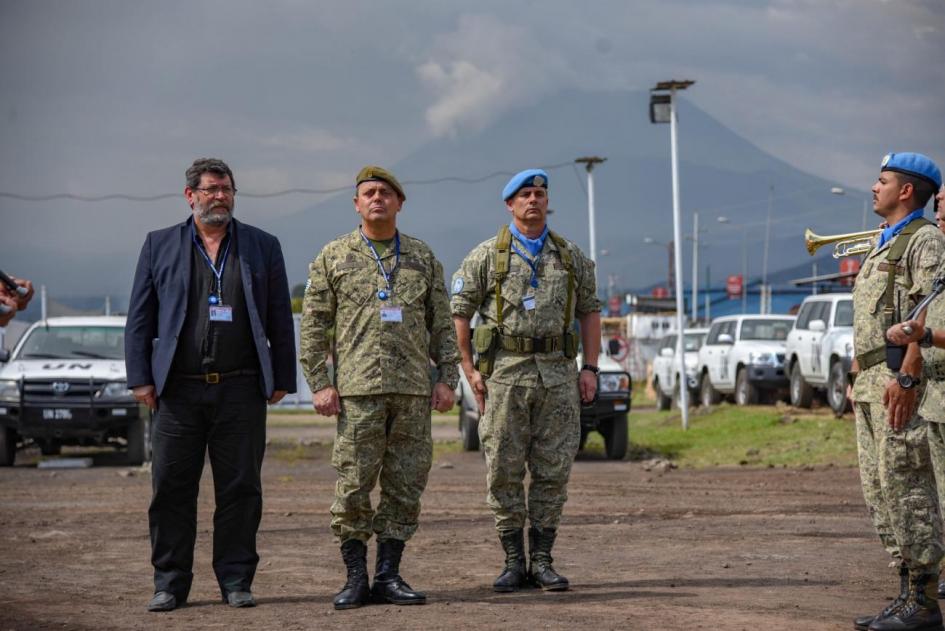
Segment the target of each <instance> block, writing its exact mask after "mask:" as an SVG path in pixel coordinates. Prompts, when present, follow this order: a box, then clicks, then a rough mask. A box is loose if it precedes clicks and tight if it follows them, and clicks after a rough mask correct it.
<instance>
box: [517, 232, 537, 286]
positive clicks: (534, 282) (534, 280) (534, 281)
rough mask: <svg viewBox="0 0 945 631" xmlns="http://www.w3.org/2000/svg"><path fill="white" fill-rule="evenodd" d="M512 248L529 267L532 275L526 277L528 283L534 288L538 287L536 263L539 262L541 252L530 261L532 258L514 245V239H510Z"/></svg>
mask: <svg viewBox="0 0 945 631" xmlns="http://www.w3.org/2000/svg"><path fill="white" fill-rule="evenodd" d="M512 249H513V250H514V251H515V253H516V254H518V255H519V256H520V257H522V260H523V261H525V263H526V264H527V265H528V266H529V267H530V268H531V270H532V276H531V278H529V279H528V284H529V285H531V286H532V287H534V288H537V287H538V264H539V263H540V262H541V252H539V253H538V256H536V257H535V260H534V261H532V259H530V258H528V256H526V255H525V253H524V252H522V251H521V250H520V249H518V246H517V245H515V241H512Z"/></svg>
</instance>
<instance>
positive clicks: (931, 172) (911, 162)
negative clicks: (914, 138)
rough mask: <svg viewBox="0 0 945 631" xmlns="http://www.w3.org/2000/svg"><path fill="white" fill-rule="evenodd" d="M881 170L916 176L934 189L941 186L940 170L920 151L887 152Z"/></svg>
mask: <svg viewBox="0 0 945 631" xmlns="http://www.w3.org/2000/svg"><path fill="white" fill-rule="evenodd" d="M882 170H883V171H895V172H897V173H905V174H906V175H911V176H914V177H917V178H919V179H922V180H925V181H926V182H928V183H929V184H931V185H932V186H934V187H935V189H936V190H938V189H939V188H941V186H942V172H941V171H939V170H938V167H937V166H935V163H934V162H932V160H931V159H930V158H928V157H927V156H924V155H922V154H921V153H887V154H886V157H885V158H883V164H882Z"/></svg>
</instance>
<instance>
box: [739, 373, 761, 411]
mask: <svg viewBox="0 0 945 631" xmlns="http://www.w3.org/2000/svg"><path fill="white" fill-rule="evenodd" d="M735 403H736V404H738V405H755V404H756V403H758V388H756V387H755V384H753V383H752V382H751V381H749V380H748V369H747V368H741V369H740V370H739V371H738V375H737V376H736V377H735Z"/></svg>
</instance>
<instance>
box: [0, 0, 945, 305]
mask: <svg viewBox="0 0 945 631" xmlns="http://www.w3.org/2000/svg"><path fill="white" fill-rule="evenodd" d="M671 77H675V78H691V79H695V80H697V84H696V85H695V86H694V87H693V88H691V89H690V90H689V91H688V92H687V94H686V98H688V99H690V100H691V101H692V102H693V103H694V104H696V105H697V106H698V107H700V108H702V109H703V110H705V111H707V112H708V113H709V114H711V115H712V116H714V117H715V118H717V119H718V120H720V121H721V122H722V123H724V124H726V125H727V126H729V127H730V128H731V129H733V130H734V131H736V132H737V133H738V134H740V135H741V136H743V137H744V138H746V139H748V140H750V141H751V142H753V143H755V144H756V145H758V146H759V147H761V148H762V149H764V150H766V151H768V152H770V153H771V154H773V155H775V156H777V157H779V158H781V159H783V160H785V161H787V162H789V163H790V164H792V165H794V166H797V167H798V168H801V169H803V170H805V171H809V172H814V173H819V174H822V175H823V176H824V177H825V178H826V179H829V180H833V181H837V182H839V183H842V184H843V185H845V186H848V187H858V188H859V189H861V190H865V189H866V188H868V186H869V185H870V184H871V182H872V180H873V178H874V177H875V174H876V171H877V168H878V164H879V161H880V159H881V157H882V155H883V154H884V153H885V152H886V151H889V150H898V151H901V150H915V151H921V152H925V153H928V154H929V155H931V156H932V157H933V158H935V159H936V160H938V161H939V162H940V163H945V3H943V2H942V1H941V0H886V1H884V0H775V1H772V2H761V1H755V2H752V1H748V0H743V1H739V0H729V1H727V2H726V1H715V0H638V1H633V2H627V1H626V0H614V1H594V0H586V1H585V2H573V1H565V0H542V1H540V2H538V1H529V2H514V1H509V0H479V1H478V2H475V3H466V2H464V3H458V2H449V1H445V0H410V1H402V2H382V1H380V0H379V1H377V2H363V1H352V0H346V1H344V2H341V1H339V2H315V1H310V2H306V1H302V0H283V1H277V0H269V1H267V2H264V3H263V2H249V1H236V0H234V1H222V0H220V1H217V2H210V1H199V0H188V1H187V2H174V1H162V2H135V1H129V0H121V1H115V2H104V1H99V0H85V1H81V2H72V1H66V0H63V1H60V2H49V1H45V0H2V1H0V85H2V90H0V139H2V140H0V160H2V168H0V193H16V194H22V195H44V194H52V193H72V194H78V195H89V196H96V195H105V194H109V193H125V194H133V195H156V194H161V193H167V192H179V191H181V190H182V187H183V171H184V169H185V168H186V166H187V165H188V164H189V163H190V161H191V160H192V159H193V158H194V157H197V156H203V155H216V156H219V157H222V158H224V159H226V160H227V161H228V162H230V164H231V165H232V166H233V167H234V170H235V171H236V175H237V180H238V185H239V188H240V189H242V190H243V191H248V192H268V191H275V190H279V189H285V188H292V187H307V188H324V187H335V186H345V185H349V184H350V183H351V180H352V178H353V176H354V174H355V173H356V172H357V170H358V169H359V168H360V167H361V166H362V165H363V164H366V163H379V164H388V165H389V164H393V163H395V162H396V161H397V160H398V159H400V158H401V157H403V156H405V155H407V154H409V153H410V152H411V151H412V150H414V149H416V148H417V147H419V146H421V145H422V144H423V143H425V142H428V141H430V140H431V139H435V138H437V137H442V136H450V135H454V136H462V135H467V134H475V133H477V131H478V130H480V129H482V128H483V127H484V126H485V125H488V124H489V123H490V122H491V121H493V120H495V118H496V117H498V116H501V115H502V114H503V113H506V112H508V111H510V110H511V109H513V108H517V107H522V106H527V105H531V104H534V103H535V102H537V101H538V100H539V99H541V98H544V97H547V96H549V95H553V94H554V93H555V92H557V91H560V90H562V89H571V88H578V89H587V90H610V89H615V90H616V89H646V88H649V87H651V86H652V85H653V84H654V83H655V82H656V81H658V80H663V79H668V78H671ZM548 133H549V134H554V129H549V130H548ZM535 163H537V164H541V163H543V157H542V156H536V158H535ZM496 166H497V169H503V168H512V167H516V166H518V165H506V164H504V163H502V160H501V155H497V156H496ZM401 175H402V176H407V177H409V178H410V179H423V178H424V176H425V175H427V174H423V173H411V174H401ZM469 175H479V174H469ZM320 199H322V198H320V197H318V196H310V195H309V196H307V195H294V196H287V197H281V198H278V199H277V200H272V201H268V202H265V203H263V202H248V201H246V200H244V199H241V200H240V201H239V204H238V209H237V212H240V209H241V208H242V209H243V210H244V211H245V210H246V209H247V208H250V209H252V212H251V214H250V215H248V216H249V217H251V218H252V219H253V220H254V221H255V223H259V224H261V225H262V227H265V225H264V224H265V221H264V215H265V214H266V213H271V214H286V213H290V212H295V211H298V210H299V209H301V208H305V207H307V206H310V205H312V204H313V203H315V202H317V201H320ZM186 212H187V208H186V207H185V206H184V205H183V201H182V200H165V201H161V202H152V203H134V202H108V203H105V204H88V203H80V202H73V201H54V202H26V201H18V200H12V199H9V198H3V197H0V267H6V268H9V269H11V270H13V271H14V272H15V273H16V272H19V273H20V274H22V275H26V274H25V273H24V272H23V271H22V270H24V269H29V268H30V267H32V266H33V265H34V263H35V262H34V261H31V260H29V255H28V254H27V253H24V252H25V251H24V250H23V249H22V246H21V245H20V244H21V243H22V242H23V241H25V240H28V241H31V242H35V243H38V244H40V246H41V247H40V250H42V251H43V256H48V252H49V250H58V251H61V252H64V253H66V254H67V255H70V256H86V255H88V256H91V255H93V254H94V253H95V252H99V251H101V250H102V248H103V247H104V245H103V244H104V243H106V242H107V243H128V244H131V245H129V246H127V249H130V250H134V251H135V252H136V251H137V249H138V247H139V246H140V243H141V241H142V239H143V234H144V232H145V231H146V230H148V229H154V228H157V227H160V226H163V225H167V224H169V223H171V222H173V221H176V220H179V219H181V218H182V217H184V216H185V215H186ZM103 223H107V226H105V225H103ZM854 228H855V227H854ZM10 252H12V253H14V254H15V255H16V256H17V258H18V260H16V261H9V259H6V258H5V257H4V253H7V254H9V253H10ZM121 273H122V274H125V275H127V274H126V272H125V271H124V270H122V272H121ZM129 283H130V279H128V280H127V283H123V284H122V285H121V286H125V285H126V284H129ZM60 290H62V288H60Z"/></svg>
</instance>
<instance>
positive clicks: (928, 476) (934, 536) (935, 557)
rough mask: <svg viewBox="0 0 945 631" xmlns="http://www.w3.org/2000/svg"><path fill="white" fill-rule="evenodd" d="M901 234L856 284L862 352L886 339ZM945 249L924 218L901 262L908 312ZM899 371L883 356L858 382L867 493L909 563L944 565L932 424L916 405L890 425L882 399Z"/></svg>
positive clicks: (883, 530)
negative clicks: (890, 276)
mask: <svg viewBox="0 0 945 631" xmlns="http://www.w3.org/2000/svg"><path fill="white" fill-rule="evenodd" d="M899 238H901V237H900V236H895V237H893V238H892V239H890V241H889V242H887V243H886V244H885V245H884V247H882V248H878V249H874V250H872V251H871V252H870V253H869V254H868V255H867V257H866V260H865V261H864V262H863V267H862V269H861V270H860V273H859V275H858V276H857V279H856V284H855V286H854V288H853V305H854V322H853V338H854V339H853V342H854V348H855V353H856V355H857V356H862V355H863V354H864V353H867V352H868V351H870V350H872V349H874V348H878V347H882V346H884V345H885V331H886V328H887V326H888V323H887V322H886V318H885V316H884V314H883V308H884V306H885V304H886V301H885V291H886V281H887V273H888V269H889V267H890V264H889V263H887V262H886V257H887V255H888V254H889V251H890V247H891V244H893V243H895V242H896V240H897V239H899ZM943 252H945V237H943V236H942V234H941V233H940V232H939V231H938V230H937V229H936V228H935V226H934V225H926V226H923V227H921V228H919V229H918V230H917V231H916V233H915V234H914V235H913V236H912V238H911V240H910V241H909V244H908V246H907V247H906V250H905V253H904V254H903V256H902V259H901V261H900V262H899V264H898V266H896V269H895V270H894V273H895V274H896V277H895V292H894V301H893V304H894V305H897V306H898V308H899V310H900V311H901V314H902V315H903V316H904V315H905V314H906V313H907V312H908V311H909V310H910V309H911V308H912V307H913V306H915V304H916V303H917V302H918V297H921V296H924V295H926V294H928V293H929V291H931V287H932V280H933V278H934V277H935V272H936V269H937V268H938V267H939V263H940V261H941V260H942V255H943ZM861 365H862V362H861ZM893 378H894V374H893V373H892V372H891V371H890V370H889V369H888V368H887V367H886V364H885V362H880V363H878V364H876V365H874V366H872V367H869V368H866V369H862V367H861V370H860V373H859V374H858V375H857V377H856V382H855V385H854V387H853V400H854V401H855V405H854V411H855V413H856V433H857V447H858V452H859V461H860V479H861V482H862V485H863V496H864V498H865V500H866V504H867V506H868V508H869V511H870V516H871V518H872V520H873V525H874V526H875V527H876V530H877V532H878V533H879V537H880V539H881V540H882V542H883V545H884V546H885V547H886V550H887V551H888V552H889V553H890V554H891V555H892V556H893V557H894V558H900V557H901V558H902V560H903V561H904V562H905V563H906V565H907V566H908V567H909V568H910V570H915V571H926V570H928V571H930V572H933V573H937V572H938V563H939V561H940V560H941V558H942V553H943V547H942V536H941V532H942V529H941V521H940V519H939V518H938V500H937V498H936V490H935V481H934V477H933V472H932V463H931V458H930V455H929V446H928V425H929V424H928V423H927V422H926V420H925V419H924V418H923V417H922V416H921V415H920V414H918V413H917V414H916V415H915V416H914V417H913V418H912V419H911V420H910V421H909V423H908V424H907V425H906V427H905V429H904V430H903V431H900V432H895V431H893V430H892V429H891V428H890V427H889V424H888V423H887V421H886V410H885V408H884V407H883V404H882V400H883V392H884V391H885V389H886V384H887V383H888V382H889V381H890V380H891V379H893ZM920 387H921V386H920ZM919 396H920V397H921V396H922V393H921V392H920V393H919Z"/></svg>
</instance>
